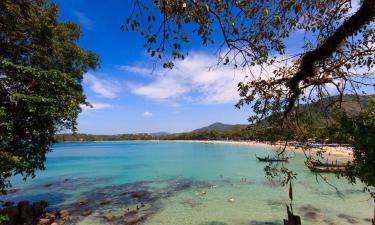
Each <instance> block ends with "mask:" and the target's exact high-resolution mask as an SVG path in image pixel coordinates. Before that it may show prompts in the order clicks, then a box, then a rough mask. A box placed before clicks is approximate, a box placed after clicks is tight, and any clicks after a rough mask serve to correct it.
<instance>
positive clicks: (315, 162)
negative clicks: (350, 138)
mask: <svg viewBox="0 0 375 225" xmlns="http://www.w3.org/2000/svg"><path fill="white" fill-rule="evenodd" d="M311 164H312V165H313V166H325V167H348V166H350V165H351V163H350V162H349V161H348V162H346V163H339V162H337V160H336V162H334V161H332V162H328V160H327V162H322V161H319V160H312V161H311Z"/></svg>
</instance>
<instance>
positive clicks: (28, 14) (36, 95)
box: [0, 0, 98, 191]
mask: <svg viewBox="0 0 375 225" xmlns="http://www.w3.org/2000/svg"><path fill="white" fill-rule="evenodd" d="M0 12H1V13H0V190H2V191H4V190H5V188H7V187H9V185H10V182H9V178H10V177H11V176H12V175H15V174H21V175H22V176H23V177H24V178H26V177H28V176H34V175H35V171H36V170H37V169H44V161H45V158H46V153H47V152H48V151H50V145H51V143H52V142H53V137H54V134H55V133H56V132H57V131H59V130H60V129H72V130H75V129H76V124H77V122H76V118H77V116H78V114H79V113H80V112H81V108H80V105H81V104H88V103H87V101H86V98H85V96H84V95H83V92H82V86H81V81H82V78H83V74H84V73H85V72H86V71H87V70H88V69H95V68H96V66H97V64H98V57H97V56H96V55H95V54H94V53H92V52H90V51H86V50H84V49H82V48H80V47H79V46H78V45H77V41H78V40H79V38H80V35H81V31H80V27H79V25H77V24H74V23H71V22H58V21H57V16H58V7H57V5H56V4H54V3H48V2H47V1H45V0H26V1H13V0H4V1H1V2H0Z"/></svg>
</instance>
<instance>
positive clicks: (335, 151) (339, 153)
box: [170, 140, 353, 159]
mask: <svg viewBox="0 0 375 225" xmlns="http://www.w3.org/2000/svg"><path fill="white" fill-rule="evenodd" d="M170 141H172V142H191V143H205V144H231V145H242V146H259V147H267V148H272V149H275V150H277V149H280V148H284V145H283V144H281V143H280V144H276V145H271V144H269V143H265V142H256V141H220V140H170ZM286 150H287V151H293V152H301V153H303V150H302V148H294V147H293V146H287V147H286ZM319 151H324V155H325V156H326V157H330V158H331V157H334V158H339V159H352V158H353V152H352V150H351V149H349V148H347V147H323V148H309V149H308V150H305V153H306V154H312V155H315V154H316V153H317V152H319Z"/></svg>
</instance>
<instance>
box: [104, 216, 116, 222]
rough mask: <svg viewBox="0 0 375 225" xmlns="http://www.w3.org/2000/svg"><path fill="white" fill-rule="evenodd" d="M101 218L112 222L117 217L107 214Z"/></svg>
mask: <svg viewBox="0 0 375 225" xmlns="http://www.w3.org/2000/svg"><path fill="white" fill-rule="evenodd" d="M103 219H105V220H106V221H107V222H113V221H115V220H116V219H117V218H116V216H113V215H109V216H103Z"/></svg>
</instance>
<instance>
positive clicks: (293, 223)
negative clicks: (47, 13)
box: [284, 206, 301, 225]
mask: <svg viewBox="0 0 375 225" xmlns="http://www.w3.org/2000/svg"><path fill="white" fill-rule="evenodd" d="M286 210H287V213H288V219H287V220H285V219H284V225H301V217H299V216H295V215H293V212H291V211H290V210H289V206H286Z"/></svg>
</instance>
